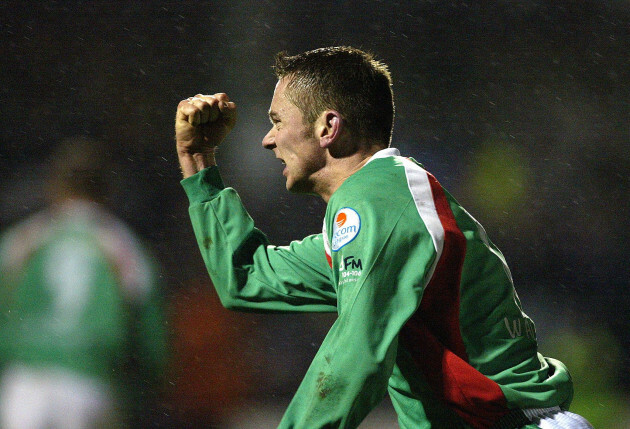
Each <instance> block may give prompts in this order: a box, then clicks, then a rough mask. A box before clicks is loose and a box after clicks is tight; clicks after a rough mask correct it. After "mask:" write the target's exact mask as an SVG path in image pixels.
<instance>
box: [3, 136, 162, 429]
mask: <svg viewBox="0 0 630 429" xmlns="http://www.w3.org/2000/svg"><path fill="white" fill-rule="evenodd" d="M107 150H108V148H107V147H105V146H104V145H103V144H102V143H101V142H100V141H96V140H92V139H88V138H83V137H78V138H74V139H70V140H68V141H65V142H64V143H63V144H62V145H60V147H59V148H58V149H57V151H56V152H55V153H54V155H53V157H52V160H51V163H50V165H51V171H50V172H49V180H48V187H47V197H49V198H50V207H49V208H47V209H46V210H44V211H43V212H41V213H38V214H35V215H33V216H32V217H30V218H29V219H27V220H25V221H23V222H21V223H20V224H18V225H15V226H13V227H12V228H10V229H9V230H8V231H5V232H4V234H3V235H2V237H1V239H0V308H1V311H0V369H1V377H0V427H2V428H3V429H51V428H54V429H88V428H110V427H122V428H124V427H129V426H132V425H133V424H138V422H139V421H140V420H141V419H140V420H139V417H138V415H139V414H138V413H142V411H141V410H140V407H142V406H143V403H142V400H141V398H142V397H145V398H148V397H151V391H152V390H153V389H158V388H159V384H158V383H159V379H160V374H161V371H162V369H163V367H164V364H165V358H166V330H165V324H164V316H163V313H162V304H161V302H160V301H161V295H160V293H161V291H160V290H159V284H160V280H159V274H158V270H157V267H156V265H155V262H154V260H153V259H152V257H151V256H150V255H149V253H147V251H146V250H145V248H144V247H143V245H142V244H141V243H140V240H139V238H138V237H137V236H136V235H135V234H134V233H133V232H132V231H131V230H130V229H129V228H128V227H127V226H126V225H125V224H123V222H121V221H120V220H119V219H117V218H116V217H114V216H113V215H112V214H110V213H109V212H108V211H106V209H105V208H104V206H103V203H104V202H105V201H106V199H107V181H106V179H105V176H104V171H105V168H106V166H107V162H106V161H107V156H106V155H107ZM144 405H146V404H144Z"/></svg>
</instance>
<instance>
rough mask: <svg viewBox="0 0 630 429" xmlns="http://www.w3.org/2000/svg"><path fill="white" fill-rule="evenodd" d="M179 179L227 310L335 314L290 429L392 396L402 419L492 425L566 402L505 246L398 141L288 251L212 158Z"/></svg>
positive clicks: (348, 423)
mask: <svg viewBox="0 0 630 429" xmlns="http://www.w3.org/2000/svg"><path fill="white" fill-rule="evenodd" d="M182 184H183V186H184V188H185V190H186V192H187V194H188V196H189V199H190V202H191V204H190V216H191V219H192V224H193V228H194V231H195V235H196V237H197V240H198V244H199V247H200V249H201V253H202V256H203V258H204V261H205V263H206V266H207V268H208V272H209V273H210V276H211V278H212V281H213V283H214V285H215V288H216V289H217V292H218V294H219V297H220V298H221V300H222V302H223V304H224V305H225V306H226V307H228V308H235V309H247V310H260V311H335V312H337V314H338V317H337V319H336V321H335V322H334V324H333V326H332V327H331V329H330V331H329V333H328V334H327V336H326V338H325V339H324V341H323V343H322V345H321V347H320V349H319V351H318V353H317V354H316V356H315V358H314V360H313V362H312V364H311V366H310V368H309V369H308V371H307V373H306V375H305V377H304V380H303V381H302V383H301V385H300V386H299V388H298V391H297V392H296V394H295V396H294V398H293V400H292V401H291V403H290V405H289V407H288V409H287V411H286V413H285V415H284V417H283V419H282V421H281V423H280V427H282V428H289V427H299V428H318V427H356V426H358V425H359V423H360V422H361V421H362V420H363V419H364V418H365V416H366V415H367V414H368V413H369V412H370V410H372V409H373V408H374V407H375V406H376V405H377V404H379V403H380V401H381V400H382V399H383V397H384V396H385V395H386V394H387V393H389V396H390V397H391V400H392V403H393V405H394V408H395V409H396V412H397V414H398V418H399V423H400V426H401V427H402V428H424V427H427V428H428V427H438V428H457V427H478V428H490V427H493V426H495V425H497V424H501V425H503V424H504V423H505V422H509V421H511V420H510V419H512V417H513V412H512V410H519V409H529V408H545V407H552V406H557V405H562V406H564V407H566V406H568V403H569V402H570V400H571V396H572V383H571V379H570V376H569V374H568V371H567V369H566V368H565V367H564V365H562V364H561V363H560V362H558V361H556V360H553V359H548V358H544V357H543V356H541V355H540V354H539V353H538V352H537V343H536V333H535V328H534V324H533V322H532V321H531V320H530V319H529V318H528V317H527V316H526V315H525V313H524V312H523V310H522V308H521V304H520V302H519V299H518V297H517V295H516V292H515V290H514V287H513V284H512V279H511V275H510V272H509V269H508V267H507V264H506V263H505V260H504V258H503V255H502V254H501V253H500V252H499V250H498V249H497V248H496V247H495V246H494V245H493V244H492V242H491V241H490V240H489V239H488V237H487V235H486V233H485V231H484V229H483V228H482V227H481V225H480V224H479V223H478V222H477V221H475V219H474V218H473V217H472V216H470V214H468V213H467V212H466V211H465V210H464V209H463V208H462V207H461V206H460V205H459V204H458V203H457V202H456V201H455V199H453V197H452V196H451V195H450V194H448V193H447V192H446V191H445V190H444V189H443V188H442V187H441V186H440V184H439V183H438V182H437V180H436V179H435V178H434V177H433V176H432V175H431V174H430V173H428V172H427V171H426V170H424V168H423V167H422V166H421V165H419V164H418V163H416V162H415V161H414V160H412V159H408V158H403V157H400V156H399V154H398V151H397V150H396V149H385V150H383V151H380V152H378V153H377V154H375V155H374V156H373V157H372V158H371V159H370V161H369V162H368V163H367V164H366V165H365V166H364V167H362V168H361V169H360V170H359V171H358V172H356V173H354V174H353V175H351V176H350V177H349V178H348V179H346V180H345V181H344V182H343V184H342V185H341V186H340V187H339V188H338V189H337V191H336V192H335V193H334V194H333V195H332V197H331V199H330V201H329V202H328V206H327V210H326V216H325V219H324V225H323V231H322V233H321V234H317V235H312V236H309V237H306V238H305V239H304V240H301V241H294V242H292V243H291V244H290V245H289V246H272V245H270V244H269V243H268V241H267V238H266V237H265V235H264V234H263V233H262V232H260V231H259V230H257V229H256V228H255V227H254V225H253V221H252V219H251V218H250V217H249V215H248V214H247V212H246V211H245V209H244V208H243V206H242V204H241V201H240V199H239V197H238V195H237V194H236V192H235V191H234V190H233V189H231V188H225V187H224V185H223V183H222V181H221V178H220V176H219V174H218V170H217V168H216V167H213V168H209V169H206V170H203V171H201V172H200V173H198V174H196V175H194V176H192V177H190V178H188V179H185V180H184V181H182ZM514 421H515V422H516V421H517V420H514ZM515 424H517V423H515Z"/></svg>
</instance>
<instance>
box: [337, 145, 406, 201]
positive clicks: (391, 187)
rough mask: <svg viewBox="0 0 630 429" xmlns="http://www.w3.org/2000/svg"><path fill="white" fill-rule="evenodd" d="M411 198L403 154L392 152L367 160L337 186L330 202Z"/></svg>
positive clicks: (402, 199)
mask: <svg viewBox="0 0 630 429" xmlns="http://www.w3.org/2000/svg"><path fill="white" fill-rule="evenodd" d="M408 198H409V192H408V187H407V179H406V172H405V166H404V158H401V157H398V156H396V157H395V156H390V157H386V158H379V159H375V160H373V161H370V162H369V163H367V164H366V165H365V166H364V167H363V168H362V169H361V170H359V171H357V172H356V173H354V174H353V175H351V176H350V177H348V178H347V179H346V180H345V181H344V183H343V184H342V185H341V186H340V187H339V189H337V191H336V192H335V193H334V194H333V196H332V197H331V199H330V201H329V205H332V206H343V205H346V204H350V203H354V204H361V205H371V204H377V205H378V204H381V203H386V204H388V205H389V206H390V207H391V205H392V204H396V203H401V202H403V201H404V200H406V199H408Z"/></svg>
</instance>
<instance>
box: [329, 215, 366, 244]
mask: <svg viewBox="0 0 630 429" xmlns="http://www.w3.org/2000/svg"><path fill="white" fill-rule="evenodd" d="M360 229H361V217H360V216H359V213H357V212H356V211H355V210H354V209H351V208H350V207H344V208H342V209H341V210H339V211H338V212H337V214H335V222H334V224H333V230H332V240H331V241H332V243H331V248H332V251H333V252H336V251H338V250H339V249H341V248H342V247H343V246H345V245H346V244H348V243H350V242H351V241H352V240H354V238H355V237H356V236H357V234H358V233H359V230H360Z"/></svg>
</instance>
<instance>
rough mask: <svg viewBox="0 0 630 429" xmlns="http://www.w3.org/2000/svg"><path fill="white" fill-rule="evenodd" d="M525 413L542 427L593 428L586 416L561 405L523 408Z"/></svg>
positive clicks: (543, 428)
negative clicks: (564, 408)
mask: <svg viewBox="0 0 630 429" xmlns="http://www.w3.org/2000/svg"><path fill="white" fill-rule="evenodd" d="M523 413H524V414H525V416H527V417H528V418H529V419H530V420H531V421H532V423H533V424H535V425H537V426H538V427H540V428H541V429H593V426H592V425H591V424H590V423H589V422H588V421H587V420H586V419H585V418H584V417H582V416H580V415H577V414H574V413H571V412H569V411H563V410H561V409H560V407H552V408H535V409H529V410H523Z"/></svg>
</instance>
